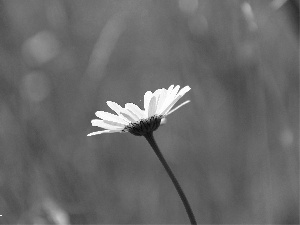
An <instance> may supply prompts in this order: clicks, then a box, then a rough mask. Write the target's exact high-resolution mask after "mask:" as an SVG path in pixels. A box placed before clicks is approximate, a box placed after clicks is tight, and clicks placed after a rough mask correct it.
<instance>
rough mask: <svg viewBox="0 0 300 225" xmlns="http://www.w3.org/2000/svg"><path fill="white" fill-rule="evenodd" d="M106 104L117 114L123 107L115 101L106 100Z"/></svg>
mask: <svg viewBox="0 0 300 225" xmlns="http://www.w3.org/2000/svg"><path fill="white" fill-rule="evenodd" d="M106 104H107V105H108V106H109V108H111V109H112V110H114V111H115V112H116V113H117V114H118V115H119V114H120V112H121V111H122V109H123V108H122V107H121V106H120V105H118V104H117V103H115V102H112V101H107V102H106Z"/></svg>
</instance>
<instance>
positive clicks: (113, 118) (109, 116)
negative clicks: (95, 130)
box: [96, 111, 128, 125]
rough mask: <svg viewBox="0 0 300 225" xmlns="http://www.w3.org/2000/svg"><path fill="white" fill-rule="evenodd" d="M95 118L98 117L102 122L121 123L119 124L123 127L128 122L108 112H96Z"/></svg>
mask: <svg viewBox="0 0 300 225" xmlns="http://www.w3.org/2000/svg"><path fill="white" fill-rule="evenodd" d="M96 116H97V117H99V118H100V119H103V120H108V121H113V122H117V123H121V124H124V125H127V124H128V122H127V121H125V120H124V119H122V118H120V117H119V116H117V115H114V114H111V113H108V112H104V111H97V112H96Z"/></svg>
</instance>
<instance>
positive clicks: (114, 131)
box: [87, 130, 122, 136]
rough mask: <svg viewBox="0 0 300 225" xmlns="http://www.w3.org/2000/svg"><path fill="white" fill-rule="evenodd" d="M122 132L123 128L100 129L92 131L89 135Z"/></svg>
mask: <svg viewBox="0 0 300 225" xmlns="http://www.w3.org/2000/svg"><path fill="white" fill-rule="evenodd" d="M121 132H122V130H100V131H96V132H92V133H90V134H88V135H87V136H93V135H97V134H103V133H121Z"/></svg>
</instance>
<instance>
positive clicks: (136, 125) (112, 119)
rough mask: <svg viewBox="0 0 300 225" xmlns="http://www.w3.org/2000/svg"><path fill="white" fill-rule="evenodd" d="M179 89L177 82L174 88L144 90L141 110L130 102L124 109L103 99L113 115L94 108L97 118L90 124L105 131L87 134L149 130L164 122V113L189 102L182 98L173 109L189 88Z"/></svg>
mask: <svg viewBox="0 0 300 225" xmlns="http://www.w3.org/2000/svg"><path fill="white" fill-rule="evenodd" d="M179 89H180V86H179V85H177V86H176V87H174V85H171V86H170V87H169V88H168V89H165V88H162V89H157V90H156V91H155V92H153V93H152V92H151V91H147V92H146V93H145V95H144V110H142V109H140V108H139V107H138V106H137V105H135V104H133V103H126V104H125V108H123V107H121V106H120V105H118V104H117V103H115V102H112V101H107V105H108V106H109V107H110V108H111V109H112V110H113V111H115V112H116V114H117V115H115V114H112V113H108V112H104V111H97V112H96V116H97V117H99V118H100V119H94V120H92V125H93V126H97V127H101V128H103V129H105V130H101V131H96V132H93V133H90V134H88V136H92V135H96V134H103V133H115V132H130V133H132V134H134V135H137V136H142V135H145V134H147V133H150V132H153V131H154V130H156V129H157V128H158V127H159V125H160V124H161V123H164V121H165V118H166V117H167V116H168V115H170V114H171V113H172V112H174V111H175V110H177V109H179V108H180V107H181V106H183V105H185V104H187V103H189V102H190V101H189V100H188V101H185V102H183V103H182V104H180V105H179V106H177V107H175V108H173V106H174V105H175V104H176V102H177V101H178V100H179V99H180V98H181V97H182V96H183V95H184V94H185V93H187V92H188V91H189V90H190V89H191V88H190V87H189V86H185V87H184V88H182V89H181V90H179ZM172 108H173V109H172Z"/></svg>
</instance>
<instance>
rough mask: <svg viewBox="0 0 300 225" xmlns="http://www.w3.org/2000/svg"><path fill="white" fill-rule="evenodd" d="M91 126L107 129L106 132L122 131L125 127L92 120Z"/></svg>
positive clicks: (114, 123)
mask: <svg viewBox="0 0 300 225" xmlns="http://www.w3.org/2000/svg"><path fill="white" fill-rule="evenodd" d="M92 125H93V126H97V127H101V128H103V129H108V130H117V129H124V127H125V125H122V124H120V123H116V122H110V121H106V120H99V119H94V120H92Z"/></svg>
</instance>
